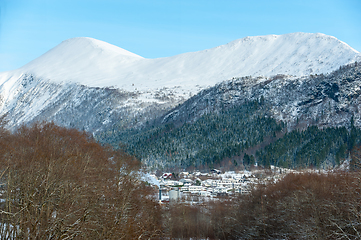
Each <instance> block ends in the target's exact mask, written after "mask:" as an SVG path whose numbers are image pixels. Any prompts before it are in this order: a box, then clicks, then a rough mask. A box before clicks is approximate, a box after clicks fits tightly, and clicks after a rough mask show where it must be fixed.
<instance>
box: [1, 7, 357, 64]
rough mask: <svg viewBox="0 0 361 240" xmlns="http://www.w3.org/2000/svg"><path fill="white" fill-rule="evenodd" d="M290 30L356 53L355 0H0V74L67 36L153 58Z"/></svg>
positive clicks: (53, 45)
mask: <svg viewBox="0 0 361 240" xmlns="http://www.w3.org/2000/svg"><path fill="white" fill-rule="evenodd" d="M291 32H312V33H314V32H321V33H325V34H328V35H332V36H335V37H336V38H338V39H340V40H341V41H344V42H346V43H347V44H349V45H350V46H351V47H353V48H355V49H356V50H358V51H361V0H292V1H289V0H257V1H249V0H248V1H243V0H222V1H221V0H217V1H216V0H177V1H175V0H127V1H125V0H124V1H123V0H61V1H60V0H0V71H7V70H12V69H16V68H18V67H21V66H22V65H24V64H26V63H28V62H29V61H31V60H33V59H35V58H37V57H39V56H40V55H42V54H43V53H45V52H46V51H48V50H50V49H51V48H53V47H55V46H56V45H57V44H59V43H61V42H62V41H63V40H66V39H68V38H72V37H83V36H84V37H93V38H96V39H99V40H103V41H106V42H109V43H111V44H114V45H116V46H119V47H121V48H124V49H126V50H128V51H131V52H134V53H136V54H138V55H141V56H143V57H145V58H158V57H168V56H173V55H177V54H180V53H185V52H191V51H199V50H203V49H207V48H212V47H216V46H219V45H222V44H226V43H228V42H230V41H233V40H236V39H239V38H243V37H246V36H258V35H267V34H285V33H291Z"/></svg>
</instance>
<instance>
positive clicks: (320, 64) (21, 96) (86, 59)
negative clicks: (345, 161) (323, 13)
mask: <svg viewBox="0 0 361 240" xmlns="http://www.w3.org/2000/svg"><path fill="white" fill-rule="evenodd" d="M360 60H361V54H360V53H359V52H357V51H356V50H354V49H352V48H351V47H350V46H348V45H347V44H346V43H343V42H341V41H339V40H337V39H336V38H334V37H331V36H327V35H324V34H320V33H316V34H312V33H291V34H285V35H268V36H258V37H246V38H243V39H239V40H236V41H233V42H231V43H228V44H226V45H222V46H219V47H215V48H212V49H208V50H203V51H198V52H191V53H184V54H180V55H176V56H172V57H166V58H157V59H145V58H142V57H141V56H138V55H136V54H134V53H131V52H129V51H126V50H124V49H122V48H119V47H117V46H114V45H111V44H108V43H106V42H103V41H99V40H96V39H92V38H72V39H69V40H66V41H64V42H62V43H61V44H59V45H58V46H56V47H55V48H53V49H51V50H50V51H48V52H47V53H45V54H44V55H42V56H40V57H39V58H37V59H35V60H33V61H31V62H29V63H28V64H26V65H25V66H23V67H21V68H19V69H16V70H13V71H8V72H3V73H0V113H8V115H9V119H11V126H16V125H18V124H19V123H25V122H31V121H34V120H42V119H46V120H54V121H56V122H57V123H58V124H60V125H66V126H72V124H74V123H76V122H78V123H80V122H81V123H82V124H84V125H83V126H85V129H89V130H91V131H96V130H97V129H100V128H101V124H100V125H99V122H101V123H102V124H103V123H104V124H108V125H109V126H110V125H111V123H112V121H118V120H117V118H123V117H124V118H123V120H124V119H125V118H126V119H127V120H126V126H135V125H137V124H140V123H141V122H146V121H148V120H149V119H151V118H153V117H154V116H155V114H156V113H163V112H165V111H167V110H169V109H170V108H171V107H174V106H176V105H177V104H179V103H182V102H183V101H184V100H186V99H188V98H189V97H190V96H191V95H194V94H196V93H198V92H199V91H200V90H201V89H204V88H205V87H208V86H213V85H214V84H216V83H219V82H221V81H223V80H226V79H231V78H233V77H242V76H249V75H252V76H261V75H262V76H266V77H268V76H272V75H276V74H287V75H294V76H303V75H309V74H320V73H327V72H331V71H332V70H335V69H337V68H339V66H341V65H345V64H348V63H350V62H354V61H360ZM81 85H83V87H80V86H81ZM84 86H86V87H87V88H89V89H88V90H85V89H84ZM111 86H113V87H114V88H110V89H111V91H110V90H109V88H107V87H111ZM99 88H100V89H99ZM104 99H106V101H109V103H111V104H110V105H107V104H103V103H100V102H99V101H105V100H104ZM98 103H99V104H98ZM84 104H85V105H86V104H88V105H89V106H94V108H93V109H97V110H96V112H95V110H93V112H92V110H91V108H89V107H87V106H85V105H84ZM55 106H56V109H57V110H52V109H53V108H54V107H55ZM104 108H106V110H104ZM74 109H76V111H75V110H74ZM77 113H78V115H79V116H80V115H81V116H82V117H81V120H80V117H79V119H77V117H78V115H77ZM67 114H68V115H69V114H73V115H72V117H71V118H69V117H67V116H68V115H67ZM74 114H75V115H74ZM93 115H94V116H95V115H96V116H97V117H92V116H93ZM99 116H101V117H99ZM128 116H130V118H132V119H130V118H129V119H128ZM124 121H125V120H124ZM96 122H97V123H96ZM77 127H81V126H80V125H79V126H77Z"/></svg>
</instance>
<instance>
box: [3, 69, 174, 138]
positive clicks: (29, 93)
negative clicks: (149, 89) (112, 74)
mask: <svg viewBox="0 0 361 240" xmlns="http://www.w3.org/2000/svg"><path fill="white" fill-rule="evenodd" d="M0 90H2V92H1V99H0V105H1V110H0V112H1V113H2V114H7V118H6V119H7V121H8V123H7V127H8V128H9V129H15V128H17V127H18V126H20V125H21V124H24V123H25V124H29V123H33V122H38V121H40V122H41V121H44V120H45V121H54V122H55V123H56V124H58V125H61V126H65V127H71V128H77V129H80V130H86V131H87V132H90V133H96V132H99V131H107V130H109V129H111V128H112V127H113V126H117V127H119V128H125V129H127V128H134V127H137V126H139V124H141V123H143V122H146V121H148V120H149V119H154V118H156V117H158V116H159V115H161V114H164V113H165V111H166V110H168V109H170V108H172V107H174V102H173V101H172V99H168V100H164V99H162V100H159V101H151V102H146V101H143V100H139V99H137V97H138V95H139V93H137V92H133V93H130V92H125V91H121V90H119V89H114V88H98V87H87V86H84V85H79V84H76V83H64V84H58V83H54V82H51V81H49V80H43V79H39V78H36V77H34V76H32V75H21V76H20V77H19V79H18V81H16V82H15V83H13V84H11V82H6V84H3V85H2V88H0ZM7 92H8V93H10V94H6V93H7ZM162 94H164V93H163V92H158V95H162Z"/></svg>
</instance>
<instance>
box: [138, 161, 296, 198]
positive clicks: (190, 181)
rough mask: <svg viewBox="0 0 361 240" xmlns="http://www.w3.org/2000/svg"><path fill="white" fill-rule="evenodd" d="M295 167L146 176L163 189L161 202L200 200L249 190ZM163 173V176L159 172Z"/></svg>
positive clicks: (155, 186) (154, 184)
mask: <svg viewBox="0 0 361 240" xmlns="http://www.w3.org/2000/svg"><path fill="white" fill-rule="evenodd" d="M291 172H296V171H295V170H291V169H286V168H279V167H274V166H271V168H270V169H253V170H252V171H248V170H243V171H226V172H222V171H221V170H218V169H212V170H211V171H210V172H201V171H198V170H196V171H194V172H179V173H170V172H165V173H161V174H158V176H156V174H154V173H153V174H147V176H146V177H145V178H144V180H145V181H146V182H148V183H149V184H150V185H151V186H153V187H154V188H155V189H156V190H158V191H159V195H158V200H159V202H160V203H169V202H177V201H183V200H186V201H191V202H200V201H206V200H210V199H216V198H220V197H226V196H236V195H237V194H248V193H249V192H250V191H251V189H252V187H253V186H255V185H256V184H260V183H267V182H275V181H277V180H278V179H281V178H282V177H283V176H285V175H286V174H288V173H291ZM159 175H160V176H159Z"/></svg>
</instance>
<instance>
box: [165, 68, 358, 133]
mask: <svg viewBox="0 0 361 240" xmlns="http://www.w3.org/2000/svg"><path fill="white" fill-rule="evenodd" d="M360 94H361V64H360V63H357V62H356V63H354V64H349V65H345V66H341V67H340V68H339V69H338V70H336V71H334V72H332V73H330V74H327V75H324V74H321V75H310V76H304V77H301V78H296V77H290V76H286V75H276V76H273V77H271V78H263V77H258V78H252V77H241V78H233V79H232V80H227V81H224V82H222V83H220V84H217V85H216V86H214V87H211V88H209V89H206V90H203V91H202V92H200V93H199V94H198V95H196V96H194V97H193V98H191V99H189V100H187V101H186V102H185V103H184V104H182V105H180V106H178V107H176V108H175V109H173V110H172V111H169V112H168V113H167V114H166V115H165V116H163V117H162V118H161V119H160V120H159V121H160V123H163V124H164V123H171V122H173V123H184V122H194V121H196V120H197V119H198V118H199V117H200V116H202V115H203V114H207V113H210V112H220V110H221V109H222V108H224V107H230V106H233V105H241V104H243V103H244V102H246V101H252V100H254V101H262V102H264V104H265V105H267V106H268V108H269V109H268V110H267V111H266V112H265V113H264V114H265V116H268V117H272V118H274V119H276V120H277V121H283V122H285V123H287V125H288V129H289V130H293V129H295V128H296V127H301V128H302V127H305V126H307V125H316V126H318V127H335V126H348V124H349V122H350V119H351V117H352V116H354V119H355V126H357V127H361V115H360V110H361V106H360V101H361V96H360Z"/></svg>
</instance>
